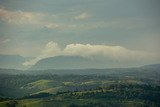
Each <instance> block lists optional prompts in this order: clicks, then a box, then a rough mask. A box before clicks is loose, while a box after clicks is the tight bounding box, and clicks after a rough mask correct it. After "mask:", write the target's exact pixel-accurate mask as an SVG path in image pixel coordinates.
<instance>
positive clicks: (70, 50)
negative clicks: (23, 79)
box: [23, 41, 157, 66]
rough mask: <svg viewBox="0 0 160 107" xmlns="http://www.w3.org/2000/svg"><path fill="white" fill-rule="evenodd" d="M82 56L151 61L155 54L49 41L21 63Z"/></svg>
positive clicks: (119, 48) (103, 46) (30, 63)
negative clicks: (36, 55) (61, 56)
mask: <svg viewBox="0 0 160 107" xmlns="http://www.w3.org/2000/svg"><path fill="white" fill-rule="evenodd" d="M60 55H63V56H82V57H87V58H98V57H102V58H103V59H104V60H107V59H111V60H114V61H121V62H123V61H125V62H126V61H129V62H132V61H133V62H134V61H139V62H143V61H153V60H155V59H157V56H156V55H155V54H153V53H149V52H144V51H136V50H129V49H126V48H124V47H122V46H108V45H91V44H69V45H67V46H66V47H65V48H64V49H61V48H60V47H59V46H58V44H57V43H54V42H52V41H51V42H49V43H47V45H46V47H45V48H44V49H43V50H42V54H41V55H39V56H38V57H37V58H35V59H32V60H30V61H27V62H25V63H24V64H23V65H26V66H28V65H34V64H35V63H36V62H37V61H39V60H40V59H43V58H47V57H54V56H60Z"/></svg>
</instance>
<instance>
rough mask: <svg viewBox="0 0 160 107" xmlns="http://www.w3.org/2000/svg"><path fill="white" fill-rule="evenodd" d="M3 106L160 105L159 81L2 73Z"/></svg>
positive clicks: (92, 106)
mask: <svg viewBox="0 0 160 107" xmlns="http://www.w3.org/2000/svg"><path fill="white" fill-rule="evenodd" d="M0 78H1V80H0V84H1V86H0V90H1V91H0V98H1V99H0V107H159V106H160V103H159V99H160V85H159V80H157V79H152V78H139V77H138V78H137V77H133V76H120V75H117V76H102V75H1V76H0Z"/></svg>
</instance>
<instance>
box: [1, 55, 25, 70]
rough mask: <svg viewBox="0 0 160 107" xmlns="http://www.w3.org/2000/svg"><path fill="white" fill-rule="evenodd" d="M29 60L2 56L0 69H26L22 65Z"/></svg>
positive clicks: (16, 56)
mask: <svg viewBox="0 0 160 107" xmlns="http://www.w3.org/2000/svg"><path fill="white" fill-rule="evenodd" d="M26 59H27V58H25V57H22V56H20V55H0V68H6V69H24V66H23V65H22V63H23V62H25V61H26Z"/></svg>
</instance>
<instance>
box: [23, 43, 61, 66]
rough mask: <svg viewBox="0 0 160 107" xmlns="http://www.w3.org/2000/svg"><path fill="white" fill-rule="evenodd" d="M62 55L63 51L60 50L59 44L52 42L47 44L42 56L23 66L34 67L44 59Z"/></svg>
mask: <svg viewBox="0 0 160 107" xmlns="http://www.w3.org/2000/svg"><path fill="white" fill-rule="evenodd" d="M60 54H61V49H60V48H59V46H58V44H57V43H54V42H52V41H51V42H48V43H47V44H46V46H45V48H44V49H43V50H42V53H41V55H38V56H37V57H36V58H34V59H31V60H29V61H26V62H24V63H23V65H24V66H29V65H34V64H35V63H36V62H37V61H39V60H41V59H43V58H47V57H53V56H57V55H60Z"/></svg>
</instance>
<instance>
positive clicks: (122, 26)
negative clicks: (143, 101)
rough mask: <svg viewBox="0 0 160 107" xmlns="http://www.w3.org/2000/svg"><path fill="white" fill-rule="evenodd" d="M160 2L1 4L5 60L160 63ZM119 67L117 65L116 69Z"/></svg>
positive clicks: (0, 43)
mask: <svg viewBox="0 0 160 107" xmlns="http://www.w3.org/2000/svg"><path fill="white" fill-rule="evenodd" d="M159 11H160V1H159V0H0V54H10V55H21V56H25V57H34V58H33V59H32V60H29V61H26V62H24V63H23V65H24V66H28V65H33V64H35V63H36V62H37V61H39V60H40V59H43V58H47V57H54V56H60V55H64V56H82V57H87V58H100V59H105V60H106V61H107V59H109V60H115V61H119V62H121V63H124V65H126V66H127V64H128V63H130V62H131V63H132V64H133V65H134V64H135V63H136V64H150V63H160V47H159V46H160V42H159V41H160V12H159ZM117 66H118V65H117Z"/></svg>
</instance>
